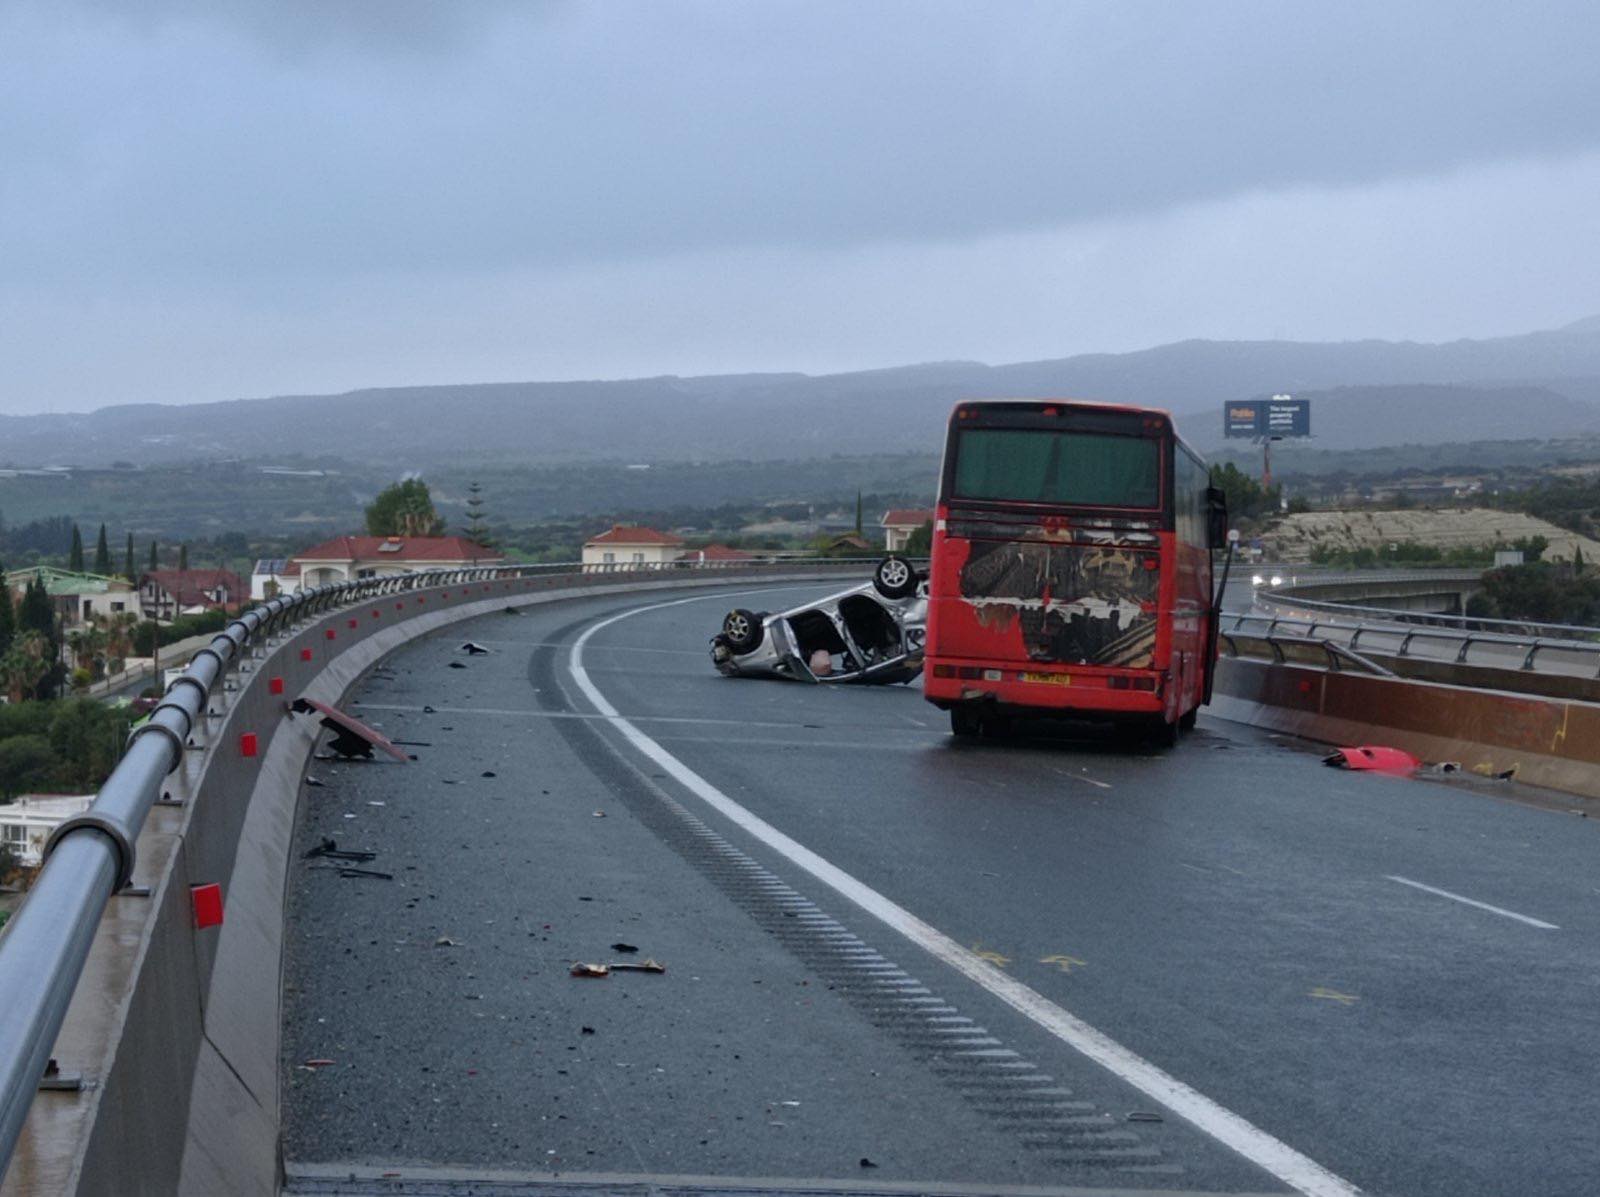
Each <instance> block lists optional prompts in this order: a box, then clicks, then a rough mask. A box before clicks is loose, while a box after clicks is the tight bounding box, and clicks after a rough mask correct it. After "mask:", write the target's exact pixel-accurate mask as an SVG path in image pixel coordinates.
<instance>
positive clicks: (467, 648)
mask: <svg viewBox="0 0 1600 1197" xmlns="http://www.w3.org/2000/svg"><path fill="white" fill-rule="evenodd" d="M461 651H462V652H464V653H466V654H467V656H469V657H486V656H488V655H489V650H488V649H486V648H484V647H483V645H481V644H479V643H478V642H477V641H475V640H468V641H467V642H466V643H465V644H463V645H462V646H461Z"/></svg>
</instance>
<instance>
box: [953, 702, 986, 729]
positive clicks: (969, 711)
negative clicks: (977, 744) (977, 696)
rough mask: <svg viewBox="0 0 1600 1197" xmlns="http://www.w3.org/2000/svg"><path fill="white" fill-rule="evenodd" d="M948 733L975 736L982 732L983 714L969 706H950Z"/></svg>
mask: <svg viewBox="0 0 1600 1197" xmlns="http://www.w3.org/2000/svg"><path fill="white" fill-rule="evenodd" d="M950 734H951V735H953V736H962V737H977V736H981V735H982V734H983V716H982V715H980V714H979V713H978V712H977V711H975V710H973V708H971V707H970V706H959V707H951V708H950Z"/></svg>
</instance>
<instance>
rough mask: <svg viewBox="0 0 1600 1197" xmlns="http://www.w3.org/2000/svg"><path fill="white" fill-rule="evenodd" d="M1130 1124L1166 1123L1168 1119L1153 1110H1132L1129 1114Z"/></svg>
mask: <svg viewBox="0 0 1600 1197" xmlns="http://www.w3.org/2000/svg"><path fill="white" fill-rule="evenodd" d="M1128 1121H1129V1122H1165V1121H1166V1119H1165V1118H1163V1117H1162V1116H1161V1115H1160V1114H1157V1113H1155V1112H1154V1111H1152V1110H1132V1111H1130V1112H1129V1114H1128Z"/></svg>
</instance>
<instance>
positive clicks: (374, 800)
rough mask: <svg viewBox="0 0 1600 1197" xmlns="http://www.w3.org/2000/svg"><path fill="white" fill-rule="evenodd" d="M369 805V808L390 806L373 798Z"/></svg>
mask: <svg viewBox="0 0 1600 1197" xmlns="http://www.w3.org/2000/svg"><path fill="white" fill-rule="evenodd" d="M367 805H368V806H388V805H389V804H388V803H387V802H380V801H379V800H378V799H376V798H373V799H372V800H370V801H369V802H368V803H367Z"/></svg>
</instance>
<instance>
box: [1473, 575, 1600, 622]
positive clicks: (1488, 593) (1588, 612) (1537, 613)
mask: <svg viewBox="0 0 1600 1197" xmlns="http://www.w3.org/2000/svg"><path fill="white" fill-rule="evenodd" d="M1483 586H1484V588H1483V591H1482V592H1481V593H1479V594H1475V595H1473V596H1472V598H1471V599H1469V600H1468V602H1467V614H1468V615H1472V616H1476V617H1478V618H1480V619H1526V620H1530V621H1534V622H1538V623H1567V624H1578V625H1581V626H1584V627H1591V628H1593V627H1600V572H1597V571H1596V570H1594V569H1593V568H1591V567H1589V566H1587V565H1586V564H1585V563H1584V562H1583V561H1582V559H1581V558H1580V559H1579V560H1578V561H1575V562H1572V563H1571V564H1568V563H1566V562H1559V561H1557V562H1552V561H1532V562H1529V563H1527V564H1525V565H1510V566H1505V567H1502V568H1500V569H1492V570H1490V571H1489V572H1488V573H1486V574H1484V575H1483Z"/></svg>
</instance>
